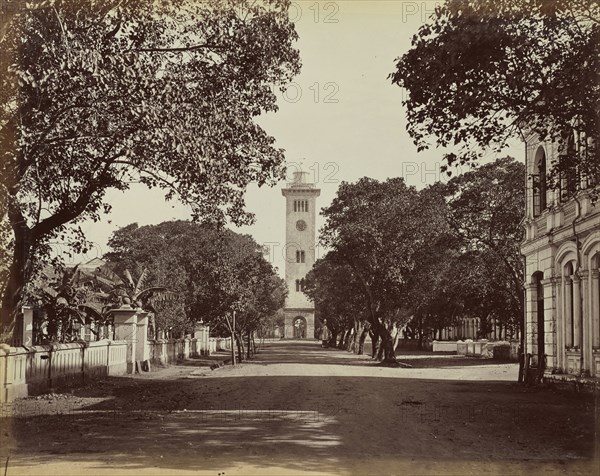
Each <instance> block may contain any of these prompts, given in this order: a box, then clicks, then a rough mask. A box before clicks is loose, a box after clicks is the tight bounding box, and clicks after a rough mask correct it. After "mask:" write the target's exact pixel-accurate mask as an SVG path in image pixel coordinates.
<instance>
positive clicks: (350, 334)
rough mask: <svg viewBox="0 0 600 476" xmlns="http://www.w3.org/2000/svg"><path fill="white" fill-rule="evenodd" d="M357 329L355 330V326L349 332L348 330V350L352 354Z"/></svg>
mask: <svg viewBox="0 0 600 476" xmlns="http://www.w3.org/2000/svg"><path fill="white" fill-rule="evenodd" d="M355 331H356V329H355V328H354V326H352V327H351V328H350V329H349V330H348V336H347V338H346V350H347V351H348V352H352V344H354V334H355Z"/></svg>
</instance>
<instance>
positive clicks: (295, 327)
mask: <svg viewBox="0 0 600 476" xmlns="http://www.w3.org/2000/svg"><path fill="white" fill-rule="evenodd" d="M307 175H308V173H307V172H295V173H294V179H293V181H292V182H290V183H288V184H287V187H286V188H284V189H282V190H281V193H282V194H283V196H284V197H285V198H286V207H285V247H284V249H283V253H284V256H285V281H286V283H287V286H288V291H289V293H288V297H287V299H286V302H285V307H284V312H285V324H284V325H285V328H284V336H285V338H287V339H290V338H297V339H313V338H314V332H315V308H314V305H313V303H312V302H311V301H309V300H308V298H307V297H306V295H305V294H304V293H303V289H304V278H305V277H306V274H307V273H308V272H309V271H310V269H311V268H312V267H313V264H314V263H315V259H316V256H315V255H316V247H315V234H316V233H315V231H316V230H315V217H316V199H317V197H318V196H319V194H320V193H321V191H320V190H319V189H318V188H315V184H314V183H308V182H307Z"/></svg>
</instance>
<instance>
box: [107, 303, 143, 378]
mask: <svg viewBox="0 0 600 476" xmlns="http://www.w3.org/2000/svg"><path fill="white" fill-rule="evenodd" d="M112 312H113V316H114V323H115V340H124V341H126V342H127V373H129V374H131V373H134V372H135V357H136V355H135V354H136V343H137V310H136V309H132V308H131V306H127V307H125V306H123V307H121V308H119V309H113V311H112Z"/></svg>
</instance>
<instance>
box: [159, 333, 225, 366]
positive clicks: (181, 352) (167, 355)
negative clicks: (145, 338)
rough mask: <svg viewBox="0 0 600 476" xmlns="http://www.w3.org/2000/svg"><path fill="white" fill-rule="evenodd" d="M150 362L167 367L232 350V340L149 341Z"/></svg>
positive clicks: (211, 338)
mask: <svg viewBox="0 0 600 476" xmlns="http://www.w3.org/2000/svg"><path fill="white" fill-rule="evenodd" d="M148 345H149V346H150V350H149V356H150V361H152V363H154V364H160V365H166V364H172V363H175V362H177V361H178V360H185V359H189V358H190V357H192V358H193V357H200V356H203V355H211V354H212V353H214V352H217V351H218V350H227V349H231V341H230V339H224V338H220V337H210V338H209V337H208V332H207V334H206V338H205V339H203V338H193V339H191V338H184V339H157V340H153V341H149V342H148Z"/></svg>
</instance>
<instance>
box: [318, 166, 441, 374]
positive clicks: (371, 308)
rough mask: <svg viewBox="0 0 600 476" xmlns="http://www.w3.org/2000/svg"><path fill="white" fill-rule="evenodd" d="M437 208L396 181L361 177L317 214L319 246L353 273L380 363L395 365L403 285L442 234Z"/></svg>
mask: <svg viewBox="0 0 600 476" xmlns="http://www.w3.org/2000/svg"><path fill="white" fill-rule="evenodd" d="M443 206H444V202H443V197H442V196H441V195H440V194H433V193H432V194H430V193H428V192H427V191H425V192H423V193H420V192H418V191H417V190H416V189H415V188H414V187H407V186H406V184H405V183H404V180H403V179H401V178H393V179H388V180H386V181H385V182H379V181H377V180H374V179H369V178H362V179H360V180H359V181H358V182H356V183H347V182H342V184H341V185H340V187H339V189H338V192H337V196H336V197H335V199H334V200H333V202H332V204H331V205H330V206H329V207H328V208H325V209H323V216H324V217H325V219H326V223H325V226H324V227H323V229H322V230H321V244H322V245H324V246H326V247H329V248H330V249H331V250H332V252H334V253H335V255H336V257H337V259H339V260H341V261H344V262H345V263H346V264H347V265H348V266H349V267H350V268H351V269H352V270H353V275H354V276H355V279H356V280H357V281H358V282H359V283H360V285H361V287H362V290H363V293H364V297H365V307H366V318H367V320H368V322H369V324H370V325H371V329H372V331H373V333H374V334H375V335H376V336H379V337H380V338H381V341H382V346H383V347H382V349H383V360H384V362H386V363H394V362H396V357H395V349H394V337H393V333H392V330H393V328H394V324H396V328H397V327H398V325H402V324H404V322H402V321H403V320H404V318H405V317H406V313H404V312H403V310H404V309H405V307H406V306H407V304H408V301H407V297H408V296H407V292H408V280H409V277H410V275H411V273H413V271H414V270H415V268H416V267H417V266H419V262H418V257H419V255H420V254H421V253H427V249H428V248H429V246H430V244H431V243H432V242H435V241H436V240H437V239H438V237H439V236H440V235H441V234H443V233H444V231H445V230H446V229H447V225H446V222H445V220H444V217H443V214H440V212H439V211H440V210H441V209H443ZM399 321H400V322H399Z"/></svg>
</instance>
